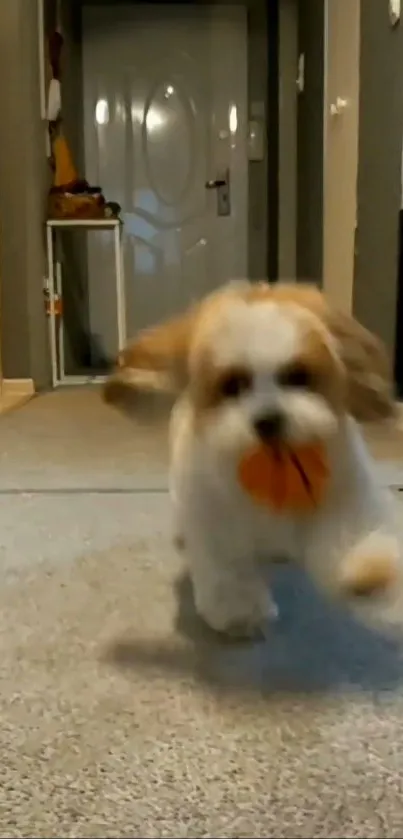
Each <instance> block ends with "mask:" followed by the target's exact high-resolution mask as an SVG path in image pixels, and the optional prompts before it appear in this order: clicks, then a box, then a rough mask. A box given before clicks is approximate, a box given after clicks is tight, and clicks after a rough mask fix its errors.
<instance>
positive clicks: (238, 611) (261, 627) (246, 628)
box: [196, 595, 278, 641]
mask: <svg viewBox="0 0 403 839" xmlns="http://www.w3.org/2000/svg"><path fill="white" fill-rule="evenodd" d="M196 606H197V610H198V612H199V615H200V617H201V618H202V619H203V620H204V621H205V623H207V625H208V626H209V627H210V629H213V630H214V632H218V633H219V634H220V635H223V636H226V637H227V638H229V639H232V640H237V641H241V640H245V641H256V640H263V639H264V638H265V637H266V635H267V630H268V625H269V623H271V622H273V621H275V620H277V618H278V608H277V606H276V604H275V603H274V601H273V599H272V598H271V597H270V595H266V596H265V598H264V599H263V597H261V598H259V599H258V601H257V602H255V603H253V604H252V603H248V604H247V603H246V602H245V601H244V602H243V603H241V602H239V601H238V602H237V603H235V602H234V601H231V600H227V601H226V602H224V601H223V600H220V601H215V600H214V599H212V600H211V601H210V602H208V603H203V604H202V603H200V601H199V602H197V598H196Z"/></svg>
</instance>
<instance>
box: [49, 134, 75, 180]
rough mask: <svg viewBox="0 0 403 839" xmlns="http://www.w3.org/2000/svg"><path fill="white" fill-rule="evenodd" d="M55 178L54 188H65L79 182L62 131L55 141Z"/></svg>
mask: <svg viewBox="0 0 403 839" xmlns="http://www.w3.org/2000/svg"><path fill="white" fill-rule="evenodd" d="M53 159H54V167H55V172H54V178H53V186H56V187H63V186H68V185H69V184H74V183H75V182H76V181H77V180H78V173H77V170H76V168H75V166H74V163H73V158H72V156H71V152H70V149H69V146H68V143H67V140H66V138H65V137H64V135H63V134H62V132H61V131H59V133H58V134H57V136H56V137H55V138H54V140H53Z"/></svg>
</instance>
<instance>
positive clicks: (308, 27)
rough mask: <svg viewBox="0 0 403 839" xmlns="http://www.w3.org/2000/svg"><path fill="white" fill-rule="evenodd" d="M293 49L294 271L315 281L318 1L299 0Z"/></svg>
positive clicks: (319, 150) (318, 250)
mask: <svg viewBox="0 0 403 839" xmlns="http://www.w3.org/2000/svg"><path fill="white" fill-rule="evenodd" d="M280 2H281V0H280ZM330 2H333V3H337V2H346V0H330ZM364 2H365V0H364ZM372 2H374V3H376V2H379V0H367V3H368V4H369V5H371V3H372ZM380 2H383V0H380ZM298 50H299V52H300V53H301V52H303V53H304V54H305V89H304V92H303V93H302V94H301V95H300V96H298V146H297V161H298V162H297V275H298V277H300V278H302V279H309V280H314V281H316V282H318V283H321V281H322V271H323V96H324V0H299V20H298Z"/></svg>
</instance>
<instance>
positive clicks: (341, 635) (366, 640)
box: [108, 566, 403, 696]
mask: <svg viewBox="0 0 403 839" xmlns="http://www.w3.org/2000/svg"><path fill="white" fill-rule="evenodd" d="M271 580H272V588H273V589H274V594H275V598H276V602H277V603H278V604H279V607H280V618H279V620H278V621H277V622H276V623H275V624H274V625H273V627H272V628H271V629H270V630H269V634H268V636H267V638H266V640H265V641H261V642H256V643H243V644H242V643H237V644H236V643H229V642H225V641H223V640H222V639H221V638H219V637H218V636H216V635H215V634H214V633H212V632H210V631H209V630H208V629H207V628H206V627H205V626H204V625H203V623H202V622H201V621H200V619H199V618H198V616H197V615H196V612H195V608H194V602H193V596H192V587H191V583H190V580H189V578H188V577H187V576H181V577H180V578H179V579H178V581H177V585H176V592H177V598H178V611H177V618H176V630H177V634H179V636H181V638H182V641H181V640H180V639H174V642H173V643H168V642H167V643H162V642H161V643H155V642H152V641H151V640H150V642H148V643H145V642H144V641H141V640H140V639H139V640H138V641H136V640H134V639H133V640H130V641H120V642H117V643H115V644H114V646H113V647H112V648H111V649H110V650H109V652H108V660H109V661H112V662H113V663H114V664H115V665H117V666H119V667H123V668H129V669H133V670H137V671H138V670H143V669H144V668H147V669H148V670H149V671H150V672H151V671H152V670H154V671H155V670H156V671H157V672H158V673H159V674H161V671H167V670H170V671H172V672H174V673H175V674H176V675H177V676H179V677H181V678H185V679H186V677H188V676H193V677H194V678H196V679H198V680H201V681H202V682H204V683H207V684H208V685H209V686H210V687H211V688H212V689H214V690H218V691H220V692H222V691H224V692H227V691H234V690H241V691H250V690H252V691H257V692H258V693H259V694H263V695H267V696H273V695H274V694H278V693H284V692H292V693H316V692H318V693H331V692H332V693H334V692H340V691H342V692H344V691H351V690H368V691H375V692H377V691H386V690H392V689H395V688H397V687H398V686H399V685H400V684H401V683H402V682H403V646H401V644H400V643H399V644H398V643H397V642H396V641H395V640H391V639H390V638H386V637H384V636H382V635H380V634H378V633H376V632H374V631H372V630H370V629H368V628H367V627H366V626H364V625H362V624H359V623H357V622H356V621H355V620H354V619H353V618H352V617H351V616H350V615H349V614H348V613H346V612H345V611H344V610H342V609H340V608H338V607H337V606H336V605H334V604H329V603H328V602H327V601H325V600H322V599H321V597H320V596H319V595H318V594H317V593H316V591H315V590H314V589H313V587H312V586H311V584H310V583H309V581H308V580H307V579H306V578H305V576H304V575H303V574H302V573H300V572H299V571H298V570H296V569H295V568H288V567H287V566H277V567H275V569H274V574H273V573H271ZM184 641H185V642H184Z"/></svg>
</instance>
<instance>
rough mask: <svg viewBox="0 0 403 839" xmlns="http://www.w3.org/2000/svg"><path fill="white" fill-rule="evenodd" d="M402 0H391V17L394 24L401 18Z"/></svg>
mask: <svg viewBox="0 0 403 839" xmlns="http://www.w3.org/2000/svg"><path fill="white" fill-rule="evenodd" d="M400 13H401V0H389V17H390V22H391V24H392V26H395V24H396V23H398V22H399V20H400Z"/></svg>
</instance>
